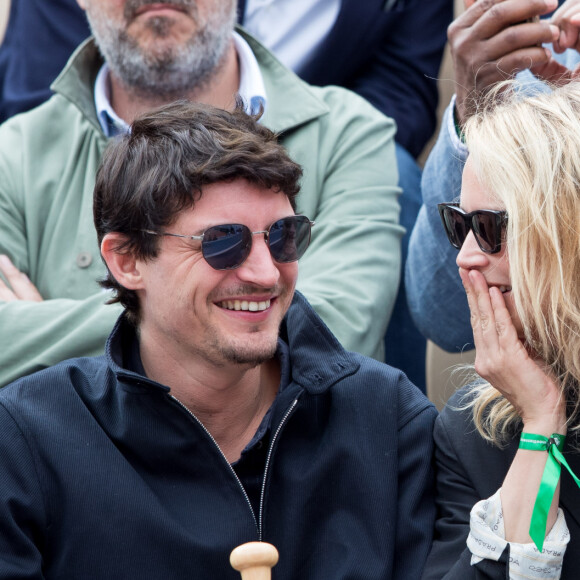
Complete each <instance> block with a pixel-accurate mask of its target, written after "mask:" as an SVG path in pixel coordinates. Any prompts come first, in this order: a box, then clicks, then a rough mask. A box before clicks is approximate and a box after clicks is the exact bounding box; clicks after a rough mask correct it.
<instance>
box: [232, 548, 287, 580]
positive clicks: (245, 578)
mask: <svg viewBox="0 0 580 580" xmlns="http://www.w3.org/2000/svg"><path fill="white" fill-rule="evenodd" d="M277 563H278V550H276V548H275V547H274V546H272V544H267V543H266V542H248V543H246V544H242V545H241V546H238V547H237V548H234V550H233V551H232V553H231V554H230V564H231V565H232V568H233V569H234V570H237V571H238V572H240V574H241V575H242V580H270V579H271V577H272V567H273V566H275V565H276V564H277Z"/></svg>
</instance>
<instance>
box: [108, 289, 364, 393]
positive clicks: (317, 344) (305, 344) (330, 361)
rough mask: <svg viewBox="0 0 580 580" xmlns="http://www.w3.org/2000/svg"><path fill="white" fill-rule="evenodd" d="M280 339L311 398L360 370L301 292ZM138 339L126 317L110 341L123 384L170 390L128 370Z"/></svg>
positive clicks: (110, 352)
mask: <svg viewBox="0 0 580 580" xmlns="http://www.w3.org/2000/svg"><path fill="white" fill-rule="evenodd" d="M280 337H281V338H282V340H284V341H285V342H286V343H287V344H288V347H289V352H290V371H291V373H292V381H293V382H295V383H298V384H299V385H300V386H301V387H303V388H304V389H305V390H306V391H307V392H309V393H311V394H314V395H316V394H321V393H323V392H325V391H326V390H327V389H329V388H330V387H331V386H332V385H333V384H334V383H336V382H338V381H340V380H342V379H343V378H345V377H347V376H349V375H352V374H354V373H355V372H356V371H357V370H358V368H359V367H360V363H359V361H358V355H356V354H354V353H351V352H347V351H346V350H344V348H343V347H342V346H341V345H340V343H339V342H338V340H337V339H336V337H335V336H334V335H333V334H332V333H331V332H330V330H329V329H328V327H327V326H326V325H325V324H324V322H323V321H322V319H321V318H320V317H319V316H318V315H317V314H316V313H315V312H314V310H313V309H312V307H311V306H310V304H308V302H307V301H306V299H305V298H304V296H302V294H300V292H298V291H296V292H295V295H294V299H293V300H292V304H291V306H290V308H289V309H288V312H287V313H286V316H285V317H284V320H283V322H282V325H281V327H280ZM134 338H135V328H134V327H133V326H132V324H131V323H130V322H128V321H127V319H126V317H125V315H124V314H122V315H121V316H120V317H119V319H118V320H117V323H116V324H115V327H114V329H113V332H112V333H111V335H110V336H109V339H108V340H107V345H106V347H105V355H106V357H107V362H108V364H109V366H110V367H111V369H112V371H113V372H114V373H115V374H116V376H117V378H118V379H119V380H124V381H128V382H130V383H132V384H134V385H140V384H148V385H152V386H155V387H157V388H159V387H162V388H163V389H165V390H168V388H167V387H164V386H162V385H160V384H159V383H156V382H155V381H152V380H150V379H148V378H147V377H144V376H142V375H139V374H137V373H134V372H132V371H129V370H127V369H126V368H124V363H123V357H124V347H125V346H126V345H129V344H131V342H132V341H133V340H134Z"/></svg>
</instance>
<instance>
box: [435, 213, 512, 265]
mask: <svg viewBox="0 0 580 580" xmlns="http://www.w3.org/2000/svg"><path fill="white" fill-rule="evenodd" d="M437 209H438V210H439V215H440V216H441V221H442V222H443V227H444V228H445V233H446V234H447V237H448V238H449V242H450V243H451V245H452V246H453V247H454V248H457V249H458V250H460V249H461V246H463V242H465V238H467V234H469V231H470V230H471V231H473V235H474V236H475V240H476V242H477V245H478V246H479V247H480V249H481V251H482V252H485V253H486V254H497V253H498V252H499V251H500V250H501V246H502V240H503V232H504V229H505V226H506V224H507V219H508V218H507V213H506V212H505V211H500V210H495V209H478V210H476V211H472V212H470V213H467V212H465V211H463V210H462V209H461V208H460V207H459V204H458V203H439V204H437Z"/></svg>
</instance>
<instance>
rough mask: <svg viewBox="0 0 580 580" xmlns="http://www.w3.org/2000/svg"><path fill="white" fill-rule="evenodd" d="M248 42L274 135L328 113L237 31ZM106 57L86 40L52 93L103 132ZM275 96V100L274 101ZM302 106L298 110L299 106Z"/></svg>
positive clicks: (263, 50)
mask: <svg viewBox="0 0 580 580" xmlns="http://www.w3.org/2000/svg"><path fill="white" fill-rule="evenodd" d="M236 30H237V31H238V33H239V34H240V35H241V36H242V37H243V38H244V39H245V40H246V41H247V42H248V44H249V45H250V47H251V48H252V51H253V52H254V54H255V55H256V59H257V60H258V63H259V65H260V69H261V71H262V75H263V77H264V85H265V88H266V95H267V96H269V97H270V98H269V99H268V107H267V109H266V112H265V113H264V117H263V122H264V124H265V125H266V126H267V127H269V128H270V129H271V130H272V131H274V132H276V133H283V132H285V131H289V130H291V129H294V128H295V127H298V126H299V125H302V124H304V123H307V122H308V121H311V120H313V119H316V118H318V117H320V116H322V115H325V114H327V113H328V111H329V110H328V107H327V105H326V103H324V101H323V100H322V99H320V98H319V97H318V96H317V95H316V90H315V89H313V88H312V87H310V86H309V85H307V84H306V83H304V82H303V81H302V80H300V79H299V78H298V77H297V76H296V75H295V74H294V73H293V72H292V71H290V70H289V69H287V68H286V67H285V66H284V65H283V64H282V63H280V62H279V61H278V60H277V59H276V58H275V57H274V55H273V54H272V53H271V52H270V51H269V50H268V49H267V48H265V47H264V46H263V45H262V44H260V43H259V42H258V41H257V40H256V39H255V38H253V37H252V36H251V35H250V34H248V32H246V31H245V30H243V29H242V28H240V27H236ZM102 65H103V57H102V56H101V54H100V53H99V49H98V48H97V45H96V44H95V41H94V39H93V38H88V39H87V40H85V41H84V42H83V43H82V44H81V45H80V46H79V47H78V48H77V49H76V50H75V52H74V53H73V54H72V56H71V57H70V59H69V61H68V63H67V64H66V66H65V68H64V69H63V70H62V72H61V73H60V75H59V76H58V77H57V78H56V80H55V81H54V82H53V83H52V85H51V89H52V90H53V91H54V92H55V93H58V94H59V95H61V96H62V97H64V98H65V99H67V100H68V101H70V102H71V103H72V104H73V105H75V106H76V107H77V108H78V109H79V110H80V111H81V113H82V114H83V116H84V117H86V118H87V119H88V120H89V121H90V122H91V123H92V124H93V125H94V126H95V127H96V128H97V129H98V130H99V132H101V127H100V125H99V120H98V118H97V113H96V110H95V103H94V86H95V80H96V78H97V74H98V73H99V70H100V68H101V66H102ZM272 96H273V97H272ZM296 103H299V106H296Z"/></svg>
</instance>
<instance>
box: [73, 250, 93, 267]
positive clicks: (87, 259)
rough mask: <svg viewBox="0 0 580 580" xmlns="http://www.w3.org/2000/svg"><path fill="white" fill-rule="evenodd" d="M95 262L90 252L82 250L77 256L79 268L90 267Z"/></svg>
mask: <svg viewBox="0 0 580 580" xmlns="http://www.w3.org/2000/svg"><path fill="white" fill-rule="evenodd" d="M92 263H93V256H91V253H90V252H81V253H80V254H79V255H78V256H77V266H78V267H79V268H88V267H89V266H90V265H91V264H92Z"/></svg>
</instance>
